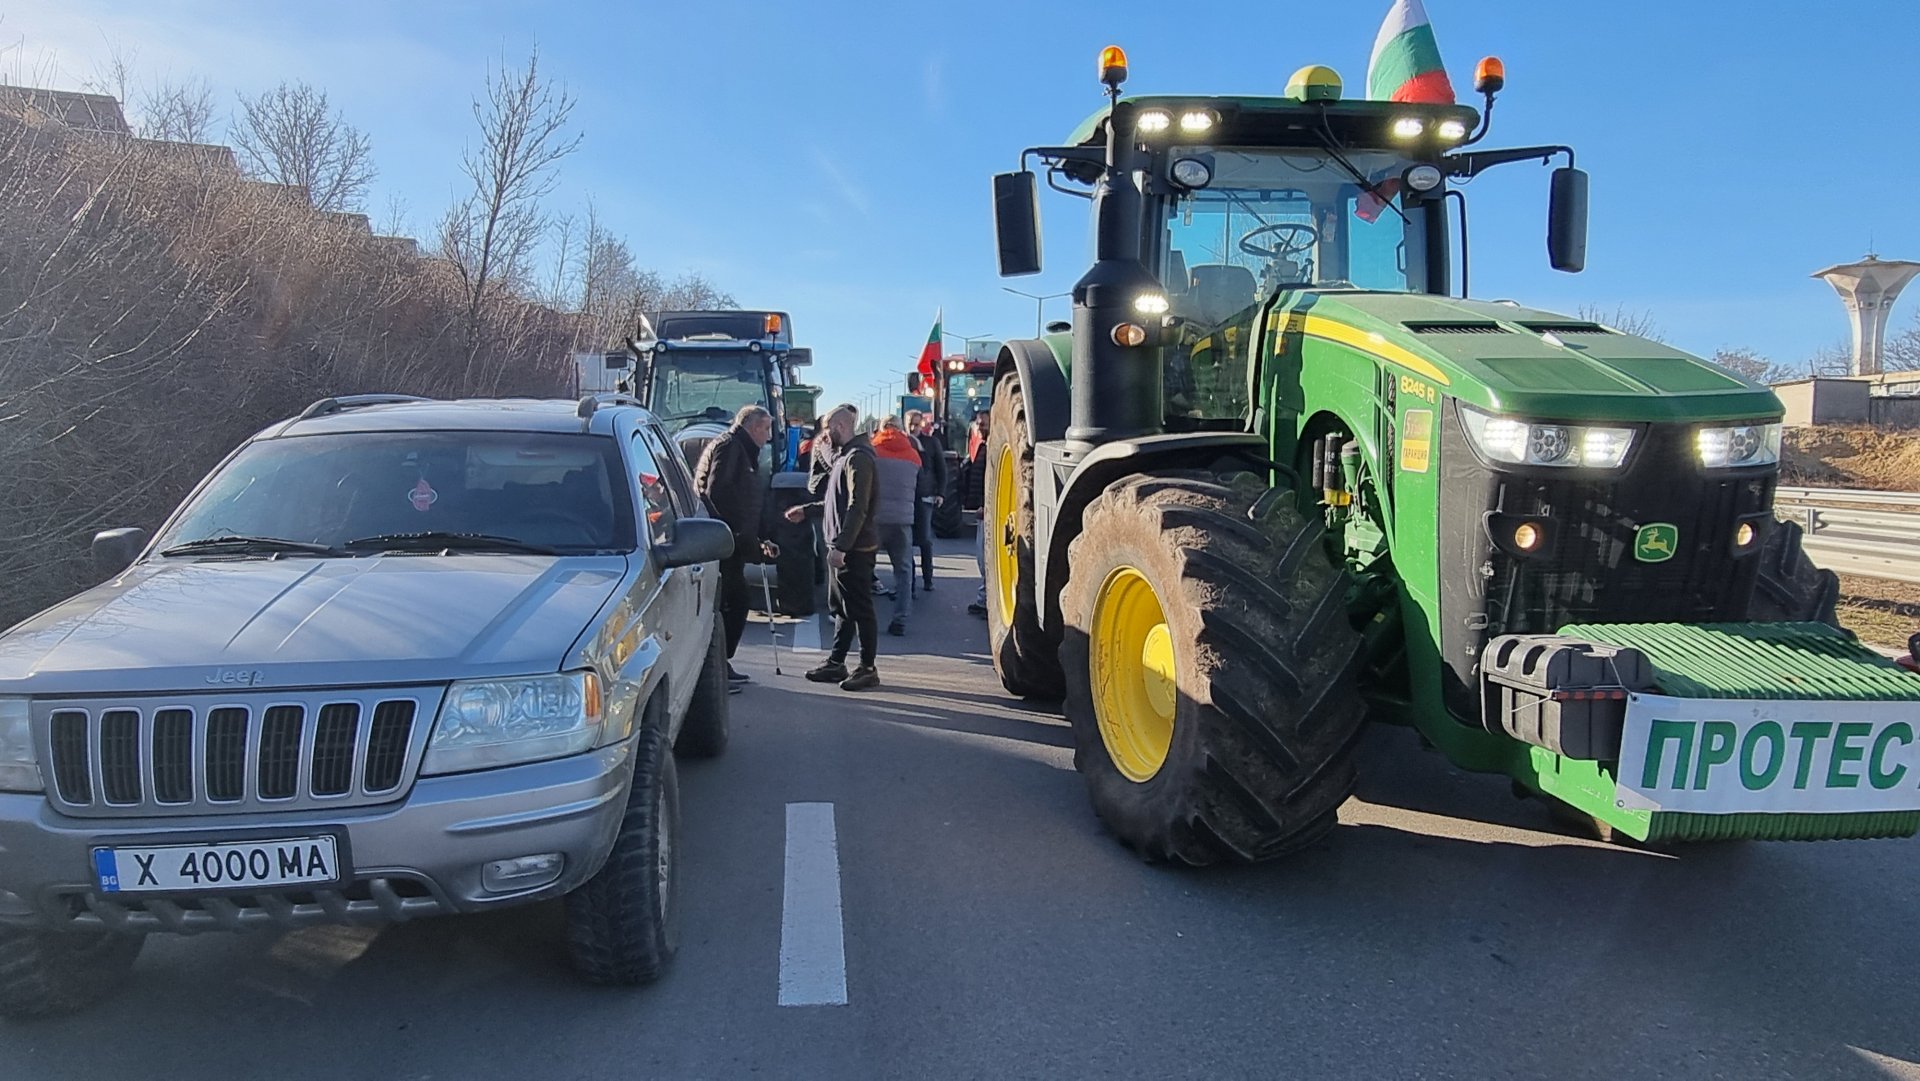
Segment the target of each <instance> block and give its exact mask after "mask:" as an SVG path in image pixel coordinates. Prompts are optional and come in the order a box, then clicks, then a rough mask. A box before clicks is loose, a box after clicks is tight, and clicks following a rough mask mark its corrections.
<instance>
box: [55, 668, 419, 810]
mask: <svg viewBox="0 0 1920 1081" xmlns="http://www.w3.org/2000/svg"><path fill="white" fill-rule="evenodd" d="M289 697H292V698H294V699H296V700H295V701H288V700H287V699H288V698H289ZM302 697H305V698H308V699H309V700H307V701H298V700H297V699H299V698H302ZM39 706H40V704H39V703H36V707H39ZM438 707H439V691H438V690H437V689H434V690H427V689H405V690H397V691H389V692H366V693H361V694H347V695H340V694H338V693H334V694H325V693H316V694H312V695H293V696H284V695H282V696H274V697H273V698H272V699H271V700H269V699H267V698H266V697H265V696H260V697H259V698H258V699H257V700H254V701H235V700H233V699H221V700H218V701H207V700H200V699H195V698H192V697H182V698H176V699H168V700H165V701H153V702H139V703H122V702H113V703H109V704H99V703H93V702H57V703H49V704H46V705H45V706H44V708H36V713H38V714H41V715H42V716H43V717H44V720H43V722H42V723H43V724H44V727H43V728H41V729H40V731H41V732H42V733H43V735H42V737H41V750H42V752H43V753H44V754H45V756H46V759H45V760H46V761H47V762H48V763H50V764H51V769H49V770H48V786H47V787H48V792H47V794H48V797H49V798H51V799H52V800H53V801H54V802H55V804H56V806H58V807H59V808H60V810H62V811H63V812H65V813H68V814H74V815H79V816H92V817H114V816H142V815H175V814H222V813H233V812H240V811H250V810H259V809H261V808H263V807H267V806H272V807H275V808H292V809H301V808H306V807H316V808H317V807H335V806H342V805H345V806H356V805H360V804H369V803H380V802H384V801H386V800H390V799H393V798H395V797H396V796H397V795H399V794H400V792H401V791H402V789H403V788H404V787H405V786H406V784H407V783H408V782H409V781H410V780H411V778H412V776H413V774H414V772H415V771H416V770H417V769H418V768H419V763H420V757H421V755H422V753H423V752H424V750H425V744H426V737H427V734H428V732H427V729H428V728H429V727H430V722H431V720H432V718H433V714H434V712H435V711H436V710H437V709H438ZM36 719H37V720H38V719H40V718H36Z"/></svg>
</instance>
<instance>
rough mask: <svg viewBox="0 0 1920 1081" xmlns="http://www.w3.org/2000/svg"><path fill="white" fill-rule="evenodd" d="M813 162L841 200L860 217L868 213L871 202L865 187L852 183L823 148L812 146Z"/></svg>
mask: <svg viewBox="0 0 1920 1081" xmlns="http://www.w3.org/2000/svg"><path fill="white" fill-rule="evenodd" d="M813 164H814V165H815V166H816V167H818V168H819V170H820V172H821V174H822V175H823V176H825V177H826V179H827V184H828V186H829V187H831V188H832V189H833V193H834V194H835V195H838V196H839V197H840V199H841V201H843V202H845V203H846V204H847V205H848V206H850V207H852V208H853V209H854V210H855V211H856V212H858V213H859V215H860V216H861V217H863V218H864V217H866V216H867V215H868V213H869V212H870V211H871V210H872V207H873V203H872V200H870V199H868V198H867V193H866V189H864V188H862V187H861V186H860V185H858V184H856V183H854V182H853V178H852V177H850V176H848V175H847V174H846V173H845V172H843V171H842V170H841V169H840V166H838V165H836V164H835V163H834V160H833V158H832V157H831V156H830V155H829V154H828V153H827V152H826V151H825V150H823V149H821V148H820V147H814V148H813Z"/></svg>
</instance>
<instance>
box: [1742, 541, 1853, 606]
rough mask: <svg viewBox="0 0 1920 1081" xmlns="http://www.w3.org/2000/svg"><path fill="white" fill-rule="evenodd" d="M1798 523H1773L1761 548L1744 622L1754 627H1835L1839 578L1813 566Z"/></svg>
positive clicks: (1838, 598)
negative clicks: (1813, 624) (1824, 624)
mask: <svg viewBox="0 0 1920 1081" xmlns="http://www.w3.org/2000/svg"><path fill="white" fill-rule="evenodd" d="M1805 540H1806V534H1805V533H1804V532H1803V531H1802V530H1801V528H1800V524H1799V523H1798V522H1775V523H1773V528H1772V529H1770V530H1768V531H1767V538H1766V540H1765V541H1763V542H1762V543H1761V547H1760V555H1759V560H1760V574H1759V577H1758V578H1757V579H1755V581H1754V585H1753V603H1752V604H1751V605H1749V606H1748V608H1747V618H1748V619H1750V620H1753V621H1754V622H1756V623H1826V624H1830V625H1832V626H1835V627H1838V626H1839V625H1840V616H1839V614H1838V611H1837V608H1838V605H1839V602H1840V578H1839V576H1838V575H1836V574H1834V573H1833V572H1832V571H1830V570H1827V569H1825V568H1824V567H1817V566H1814V563H1813V560H1811V559H1808V558H1807V553H1806V551H1805V549H1804V547H1803V542H1804V541H1805Z"/></svg>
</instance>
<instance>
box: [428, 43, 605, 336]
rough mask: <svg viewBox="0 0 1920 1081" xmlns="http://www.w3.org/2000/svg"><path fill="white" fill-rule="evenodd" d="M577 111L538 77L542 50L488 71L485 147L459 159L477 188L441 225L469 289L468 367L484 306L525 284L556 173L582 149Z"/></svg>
mask: <svg viewBox="0 0 1920 1081" xmlns="http://www.w3.org/2000/svg"><path fill="white" fill-rule="evenodd" d="M573 104H574V102H573V97H572V96H571V95H569V94H568V93H567V92H566V89H565V88H564V87H556V86H555V85H554V84H553V83H552V82H551V81H549V80H547V79H544V78H542V77H541V75H540V51H539V50H538V49H537V48H536V49H535V50H534V51H533V52H532V54H531V55H529V56H528V58H527V66H526V67H525V68H524V69H521V70H514V69H512V68H509V67H507V66H506V65H504V64H502V65H501V66H500V67H498V68H493V69H492V70H490V71H489V72H488V78H487V89H486V94H485V97H484V99H482V98H475V99H474V101H473V119H474V122H475V123H476V124H478V125H479V128H480V145H479V146H477V147H472V146H470V147H469V148H468V149H467V152H466V153H465V154H464V155H463V156H462V159H461V168H462V171H464V172H465V173H466V175H467V179H468V181H469V182H470V183H471V185H472V188H471V190H469V191H468V192H467V193H466V194H465V195H464V196H461V197H460V198H459V199H458V200H457V201H456V202H455V203H454V205H453V206H452V207H451V208H449V209H448V211H447V214H446V217H444V218H443V219H441V223H440V250H441V254H442V255H444V256H445V257H446V259H447V261H448V262H449V263H451V264H452V265H453V267H454V269H455V270H456V271H457V272H458V273H459V275H460V279H461V281H462V283H463V284H464V286H465V289H466V294H467V318H466V338H467V340H466V348H467V361H468V365H469V367H471V366H472V364H473V361H474V360H475V358H476V357H477V355H478V353H479V351H480V349H481V340H480V331H481V326H482V321H483V320H482V315H483V307H484V305H485V304H486V302H487V300H488V298H489V297H490V296H491V295H492V293H493V291H494V290H496V289H498V288H501V287H509V288H511V287H518V286H521V285H523V284H524V283H525V278H526V275H527V272H528V269H529V267H528V263H529V262H530V260H531V257H532V255H533V252H534V250H535V248H536V247H537V246H538V244H539V240H540V235H541V233H542V231H543V230H544V229H545V228H546V224H547V217H546V211H545V209H544V206H543V202H544V200H545V199H546V197H547V196H548V195H550V194H552V192H553V188H554V185H555V184H556V183H558V180H559V176H558V172H557V169H556V167H557V166H558V165H559V164H560V161H561V159H563V158H565V157H566V156H567V155H569V154H571V153H573V152H574V151H575V150H577V149H578V148H579V146H580V136H578V135H571V136H570V135H568V133H567V121H568V118H569V117H571V116H572V114H573Z"/></svg>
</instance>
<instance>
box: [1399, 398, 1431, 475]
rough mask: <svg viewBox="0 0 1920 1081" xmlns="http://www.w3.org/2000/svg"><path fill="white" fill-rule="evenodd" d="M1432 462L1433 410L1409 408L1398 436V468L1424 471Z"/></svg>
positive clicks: (1415, 471)
mask: <svg viewBox="0 0 1920 1081" xmlns="http://www.w3.org/2000/svg"><path fill="white" fill-rule="evenodd" d="M1432 464H1433V410H1431V409H1409V410H1407V420H1406V424H1405V426H1404V432H1403V434H1402V435H1401V437H1400V470H1401V472H1404V473H1425V472H1426V471H1427V467H1428V466H1430V465H1432Z"/></svg>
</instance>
